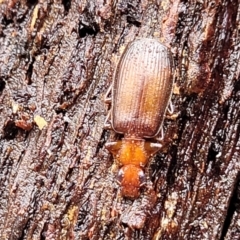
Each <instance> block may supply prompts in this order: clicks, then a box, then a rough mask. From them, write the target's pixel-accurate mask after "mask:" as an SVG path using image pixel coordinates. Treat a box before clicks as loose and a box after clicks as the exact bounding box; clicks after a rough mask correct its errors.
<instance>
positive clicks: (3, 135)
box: [0, 0, 240, 240]
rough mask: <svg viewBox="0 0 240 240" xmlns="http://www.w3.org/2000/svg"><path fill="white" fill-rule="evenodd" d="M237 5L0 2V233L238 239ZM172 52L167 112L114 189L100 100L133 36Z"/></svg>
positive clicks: (11, 238) (225, 0)
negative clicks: (155, 144)
mask: <svg viewBox="0 0 240 240" xmlns="http://www.w3.org/2000/svg"><path fill="white" fill-rule="evenodd" d="M239 20H240V4H239V2H238V1H237V0H232V1H229V0H219V1H211V0H206V1H192V2H188V1H179V0H177V1H168V0H166V1H158V0H157V1H146V0H143V1H139V0H134V1H123V0H122V1H110V0H107V1H103V0H99V1H90V0H86V1H78V0H75V1H66V0H61V1H60V0H54V1H53V0H47V1H46V0H39V1H37V0H31V1H30V0H28V1H27V0H0V239H7V240H16V239H24V240H25V239H31V240H32V239H34V240H37V239H41V240H43V239H46V240H50V239H77V240H80V239H96V240H98V239H104V240H107V239H119V240H120V239H144V240H148V239H194V240H196V239H201V240H203V239H206V240H207V239H221V240H222V239H229V240H230V239H231V240H232V239H236V240H237V239H240V230H239V229H240V205H239V203H240V188H239V169H240V164H239V158H240V110H239V102H240V79H239V72H240V63H239V52H240V49H239V48H240V40H239ZM136 37H153V38H157V39H159V40H160V41H161V42H163V43H164V44H165V45H166V46H168V47H169V48H170V49H171V51H172V53H173V56H174V60H175V67H176V75H175V86H174V94H173V96H172V101H173V104H174V106H175V114H174V116H172V119H166V120H165V122H164V132H165V137H164V141H163V143H164V147H163V149H162V151H160V152H159V153H158V154H157V156H156V157H155V158H154V159H152V161H151V164H149V166H148V169H147V175H148V177H149V179H150V180H151V182H152V183H153V188H154V191H155V193H153V192H151V191H148V189H143V192H142V194H141V197H140V198H138V199H136V200H128V199H124V198H122V197H121V195H120V194H119V189H118V184H117V182H116V181H115V178H116V166H115V165H114V164H113V159H112V156H111V155H110V154H109V152H108V151H107V150H106V149H105V147H104V144H105V143H106V142H107V141H110V139H116V138H119V137H121V136H118V135H117V134H115V133H114V132H112V131H109V130H104V128H103V125H104V120H105V118H106V115H107V108H106V106H105V105H104V101H103V96H104V94H105V92H106V90H107V88H108V86H109V85H110V84H111V81H112V74H113V70H114V67H115V65H116V62H117V61H118V59H119V57H120V55H121V53H122V51H123V49H124V48H125V46H126V44H127V43H128V42H129V41H132V40H134V39H135V38H136Z"/></svg>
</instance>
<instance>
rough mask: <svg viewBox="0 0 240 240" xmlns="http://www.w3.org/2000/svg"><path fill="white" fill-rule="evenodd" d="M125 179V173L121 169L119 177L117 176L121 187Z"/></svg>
mask: <svg viewBox="0 0 240 240" xmlns="http://www.w3.org/2000/svg"><path fill="white" fill-rule="evenodd" d="M123 178H124V171H123V169H122V168H121V169H120V170H119V172H118V175H117V182H118V184H119V185H120V184H121V182H122V180H123Z"/></svg>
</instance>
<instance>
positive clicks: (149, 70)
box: [112, 38, 173, 138]
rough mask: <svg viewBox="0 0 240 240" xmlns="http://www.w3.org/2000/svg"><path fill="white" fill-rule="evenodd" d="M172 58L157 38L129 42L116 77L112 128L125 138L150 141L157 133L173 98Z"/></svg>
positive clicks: (118, 66)
mask: <svg viewBox="0 0 240 240" xmlns="http://www.w3.org/2000/svg"><path fill="white" fill-rule="evenodd" d="M172 85H173V77H172V58H171V54H170V52H169V50H168V49H167V48H166V47H165V46H164V45H162V44H161V43H160V42H158V41H157V40H154V39H145V38H143V39H139V40H136V41H134V42H132V43H130V44H129V45H128V46H127V48H126V50H125V52H124V53H123V55H122V57H121V59H120V61H119V63H118V65H117V68H116V71H115V74H114V84H113V96H112V97H113V99H112V104H113V106H112V127H113V129H114V130H115V131H116V132H119V133H124V135H125V137H133V138H134V137H136V138H151V137H154V136H155V135H157V134H158V132H159V130H160V128H161V125H162V122H163V119H164V115H165V111H166V108H167V106H168V103H169V99H170V97H171V91H172Z"/></svg>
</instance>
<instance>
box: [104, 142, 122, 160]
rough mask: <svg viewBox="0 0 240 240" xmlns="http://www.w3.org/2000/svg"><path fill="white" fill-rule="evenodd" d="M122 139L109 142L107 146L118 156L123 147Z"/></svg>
mask: <svg viewBox="0 0 240 240" xmlns="http://www.w3.org/2000/svg"><path fill="white" fill-rule="evenodd" d="M121 146H122V141H120V140H118V141H116V142H107V143H106V144H105V147H106V148H107V150H108V151H109V152H111V153H112V154H113V155H114V156H116V155H117V154H118V152H119V150H120V149H121Z"/></svg>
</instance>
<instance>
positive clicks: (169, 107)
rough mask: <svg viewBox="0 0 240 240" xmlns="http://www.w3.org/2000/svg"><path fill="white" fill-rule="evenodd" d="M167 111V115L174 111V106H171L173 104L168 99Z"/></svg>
mask: <svg viewBox="0 0 240 240" xmlns="http://www.w3.org/2000/svg"><path fill="white" fill-rule="evenodd" d="M167 113H168V114H169V115H172V114H173V113H174V107H173V104H172V101H171V100H170V102H169V105H168V108H167Z"/></svg>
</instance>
